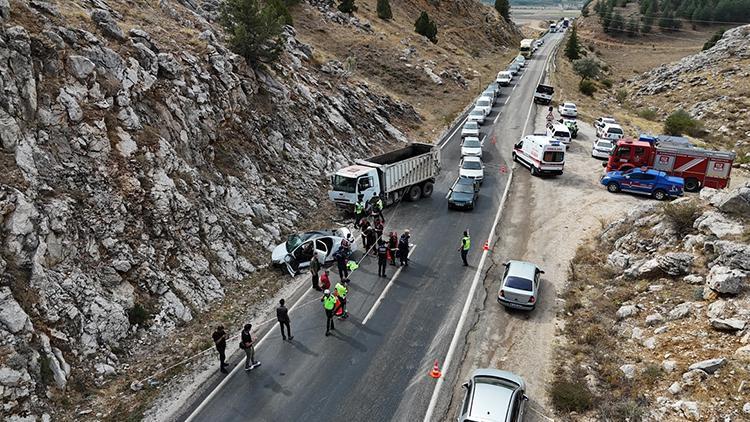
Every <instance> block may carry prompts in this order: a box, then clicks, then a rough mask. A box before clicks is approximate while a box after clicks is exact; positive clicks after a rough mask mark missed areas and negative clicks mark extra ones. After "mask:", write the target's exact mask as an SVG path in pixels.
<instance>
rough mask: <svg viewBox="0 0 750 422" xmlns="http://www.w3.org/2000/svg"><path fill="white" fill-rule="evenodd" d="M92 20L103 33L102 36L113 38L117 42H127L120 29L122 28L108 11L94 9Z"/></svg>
mask: <svg viewBox="0 0 750 422" xmlns="http://www.w3.org/2000/svg"><path fill="white" fill-rule="evenodd" d="M91 20H93V21H94V23H96V25H97V26H98V27H99V29H100V30H101V31H102V34H104V35H105V36H107V37H110V38H113V39H115V40H117V41H125V40H126V38H125V34H124V33H123V32H122V29H120V27H119V26H118V25H117V22H115V20H114V19H112V15H110V13H109V12H108V11H106V10H103V9H94V10H93V11H92V12H91Z"/></svg>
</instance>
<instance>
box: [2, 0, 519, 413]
mask: <svg viewBox="0 0 750 422" xmlns="http://www.w3.org/2000/svg"><path fill="white" fill-rule="evenodd" d="M221 3H222V2H220V1H217V0H160V1H158V2H131V1H119V0H108V1H104V0H65V1H63V0H59V1H52V0H50V1H42V0H10V1H9V0H0V24H1V25H2V28H0V87H1V88H2V89H0V141H1V143H0V144H1V145H2V148H1V149H0V171H1V172H2V174H3V177H2V178H0V223H1V225H0V227H2V229H1V230H2V246H1V247H0V396H1V397H2V402H3V406H2V407H1V408H0V417H2V419H4V420H27V419H24V418H29V419H28V420H35V419H34V418H35V417H36V416H42V415H43V416H44V417H43V418H42V419H43V420H47V419H45V418H48V417H49V416H50V415H51V417H52V418H53V419H55V420H82V419H86V418H96V419H102V418H104V419H111V420H117V419H118V417H124V416H123V415H125V414H127V406H126V408H125V409H123V408H121V407H117V406H115V404H122V403H123V402H124V401H125V400H124V399H122V398H121V397H120V398H115V399H114V400H115V402H117V403H114V402H113V403H111V404H112V405H111V406H108V405H107V404H106V400H105V401H104V402H101V403H99V406H98V407H97V410H96V411H94V412H92V410H91V407H90V402H91V400H93V399H96V398H97V394H100V393H102V392H104V391H107V390H104V389H103V387H104V386H106V385H109V384H111V382H112V380H118V379H120V378H122V377H121V375H122V374H123V373H126V372H128V371H133V370H134V369H136V368H137V366H138V365H139V364H140V363H141V360H142V359H144V357H146V356H147V357H149V358H150V359H152V360H155V361H157V362H161V363H159V365H158V367H162V363H164V362H166V357H169V358H177V359H179V358H180V356H181V355H183V354H187V353H190V352H191V351H194V347H193V346H196V345H197V347H198V348H199V349H200V347H204V348H205V347H206V346H205V342H195V344H193V343H194V342H193V338H194V337H197V338H205V337H206V335H207V334H206V333H205V332H203V331H201V330H204V329H205V325H201V326H200V329H199V330H198V331H196V330H194V329H192V330H191V329H190V327H191V325H190V324H191V323H192V322H194V321H196V320H200V319H203V321H202V323H206V322H208V321H210V319H205V318H206V316H205V311H206V310H208V309H212V308H211V307H212V306H215V304H216V303H217V302H221V301H224V303H225V304H226V303H227V302H228V301H229V299H228V298H229V297H230V296H237V297H244V298H248V297H261V298H267V297H268V296H269V295H271V294H273V289H274V288H278V287H274V285H273V284H262V283H259V282H258V281H257V280H256V279H255V278H254V277H256V275H257V274H259V273H262V272H263V271H262V270H263V269H264V268H265V267H266V266H267V263H268V255H269V254H268V251H269V249H270V248H271V247H272V246H274V245H275V244H276V243H277V242H279V241H280V240H281V239H282V238H283V237H284V236H285V234H286V233H289V232H291V231H295V230H298V229H300V228H302V227H306V226H309V225H314V224H318V223H317V222H318V221H319V220H320V218H319V215H317V214H318V213H319V212H320V210H321V209H325V206H324V205H323V204H324V203H325V199H324V198H325V189H326V187H327V183H328V182H327V177H326V174H327V173H328V172H330V171H331V170H333V169H335V168H336V167H338V166H341V165H344V164H347V163H349V162H351V161H352V159H353V158H355V157H359V156H362V155H366V154H369V153H371V152H378V151H381V150H384V149H387V148H393V147H397V146H399V145H403V143H405V142H407V141H408V139H409V138H410V136H409V135H410V134H413V132H415V130H416V129H417V128H419V127H420V125H421V122H423V117H422V116H423V115H424V112H423V110H420V109H419V108H415V107H413V106H412V105H410V104H409V103H408V102H405V101H404V100H403V99H402V98H397V97H394V96H393V95H390V94H391V93H390V92H389V91H388V90H383V89H380V88H381V87H380V85H379V83H378V82H377V81H376V82H374V83H373V82H370V81H368V80H367V78H366V77H364V76H363V75H361V74H360V75H357V77H353V76H354V75H353V72H352V70H353V69H352V66H351V63H350V62H348V61H347V60H346V57H345V56H344V57H341V56H335V55H332V54H330V53H323V54H321V53H320V51H321V48H319V47H320V45H319V44H317V43H316V42H318V41H320V40H318V39H315V38H313V37H304V36H301V37H300V36H298V35H297V31H295V29H294V28H293V27H291V26H286V27H284V28H283V33H282V37H281V40H282V42H281V43H280V44H279V46H280V50H279V53H280V55H279V57H278V59H277V60H275V61H273V62H270V63H268V64H262V63H256V64H255V65H251V64H248V61H246V60H245V58H243V57H241V56H239V55H237V54H235V53H234V52H232V51H230V50H229V49H228V48H227V38H226V35H225V34H224V32H223V30H222V27H221V25H219V24H218V19H219V18H220V15H221V14H220V5H221ZM271 3H273V2H271V1H269V3H268V4H271ZM405 3H406V4H405V5H404V7H408V8H410V9H419V8H422V7H437V6H434V5H432V6H428V5H421V4H418V5H415V4H416V3H415V4H413V3H412V2H405ZM455 3H456V4H453V3H451V5H450V6H444V7H446V8H448V7H450V8H455V7H463V8H468V6H469V3H470V2H468V1H467V2H461V5H459V6H457V4H458V3H459V2H455ZM273 4H276V3H273ZM279 4H281V3H279ZM332 5H333V3H330V2H323V3H321V2H318V1H317V0H315V1H312V0H311V1H310V3H309V4H308V3H303V4H298V5H295V6H293V8H292V12H293V13H292V15H294V16H295V19H298V20H300V21H304V19H313V18H314V19H317V20H318V27H319V28H320V27H325V28H328V27H333V28H334V30H338V29H340V28H343V27H346V28H347V29H346V30H347V31H349V30H350V31H354V32H357V33H365V34H370V33H372V26H371V25H370V24H368V23H367V22H366V21H365V20H364V19H360V18H358V17H357V16H356V14H355V15H352V14H344V13H341V12H336V11H332V10H331V9H332ZM361 6H362V5H360V7H361ZM400 6H401V4H399V5H398V6H397V5H395V4H394V5H393V6H392V7H393V10H394V14H398V13H402V12H400V10H401V8H400ZM482 9H487V8H482ZM446 13H447V12H446ZM454 13H456V15H457V16H459V17H460V16H462V12H461V10H457V11H454ZM467 13H468V12H467ZM470 13H476V11H474V10H472V11H471V12H470ZM492 13H494V12H492ZM302 15H304V16H306V18H304V19H302V18H300V16H302ZM437 15H438V17H439V15H440V13H438V14H437ZM488 16H489V15H488ZM290 19H291V17H290ZM487 19H490V18H489V17H488V18H487ZM492 19H494V20H495V21H494V22H497V16H496V15H494V17H492ZM376 26H377V25H376ZM508 28H509V25H508V24H507V23H502V24H494V26H491V27H490V29H488V30H487V31H489V32H487V33H483V34H482V35H477V36H475V39H484V38H488V39H489V40H490V41H487V42H491V43H494V42H497V43H500V42H501V41H500V40H501V39H506V40H512V39H515V33H514V32H513V31H509V30H508ZM444 29H447V28H444ZM411 31H413V27H412V28H411ZM445 32H448V31H447V30H446V31H445ZM378 34H380V35H378V36H384V35H388V32H387V31H386V30H383V32H380V33H378ZM412 34H413V32H412ZM300 38H302V39H304V40H305V41H309V42H310V43H312V44H310V43H306V42H304V41H302V40H300ZM451 38H452V36H451V35H449V32H448V33H446V34H445V35H444V36H443V37H442V39H443V40H447V39H451ZM413 39H414V40H420V39H421V38H420V37H419V36H418V35H415V37H414V38H413ZM413 42H419V43H421V42H422V41H421V40H420V41H413ZM427 43H428V44H432V43H429V42H427ZM420 45H421V44H420ZM398 48H400V49H403V48H405V47H401V46H399V47H398ZM495 53H497V51H495ZM403 54H404V55H407V56H409V55H410V54H412V53H409V51H406V50H405V51H404V53H403ZM487 60H489V56H487ZM432 68H434V67H431V69H432ZM436 72H439V73H440V75H435V74H433V75H430V72H427V70H422V71H421V75H423V76H422V77H420V78H415V79H412V80H411V84H412V85H411V86H412V87H413V88H414V89H417V90H420V89H423V88H424V86H429V87H430V89H432V90H434V89H435V88H434V87H435V86H439V85H440V84H439V83H438V79H440V80H446V83H454V82H447V80H450V79H451V78H453V79H454V80H455V81H456V82H455V84H456V85H457V86H459V88H458V90H457V91H451V92H453V93H454V94H455V93H460V94H461V95H463V96H465V97H467V98H468V97H469V96H470V95H471V89H470V87H468V86H466V85H467V84H466V83H464V82H462V79H461V77H460V74H459V75H458V76H456V74H455V72H453V71H451V70H450V69H448V68H446V69H443V70H439V71H438V70H437V69H436ZM443 72H445V73H443ZM433 76H434V77H433ZM425 78H426V79H425ZM477 88H478V87H477ZM458 98H462V97H461V96H459V97H458ZM407 99H409V98H407ZM448 100H449V96H448V95H445V96H444V97H443V99H442V101H445V102H447V101H448ZM417 106H419V105H417ZM446 123H447V122H446ZM421 140H427V141H429V140H431V139H421ZM321 201H323V204H321ZM230 303H231V302H230ZM246 306H247V303H246V302H242V303H241V304H240V305H239V306H232V308H233V309H235V310H237V312H247V309H245V308H246ZM222 322H223V323H225V324H226V323H227V322H232V321H231V320H228V319H223V320H222ZM211 323H213V321H211ZM180 331H182V332H183V334H181V335H180V336H179V340H178V343H177V344H180V346H179V347H176V346H174V343H172V341H173V340H174V333H175V332H180ZM170 336H172V337H170ZM160 339H161V340H164V339H167V340H166V341H167V342H169V344H161V343H160ZM170 345H172V346H174V347H170ZM157 350H162V351H164V353H165V355H160V354H159V353H158V352H157ZM138 373H139V374H140V376H141V377H142V376H143V375H144V374H143V373H142V372H141V370H139V371H138ZM129 383H130V379H125V380H122V386H124V389H118V390H117V393H118V394H122V391H123V390H124V391H128V392H130V391H129V388H128V385H129ZM138 388H140V387H138ZM110 393H111V391H110ZM131 393H132V392H131ZM112 397H115V396H112ZM128 400H130V401H131V402H139V403H138V404H139V405H142V404H143V401H144V400H146V398H143V397H140V398H139V397H138V396H133V397H129V398H128ZM87 402H88V403H89V404H87ZM123 412H125V413H123Z"/></svg>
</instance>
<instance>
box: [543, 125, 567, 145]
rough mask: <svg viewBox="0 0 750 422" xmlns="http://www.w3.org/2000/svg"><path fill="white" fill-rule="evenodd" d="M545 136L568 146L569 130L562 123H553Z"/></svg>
mask: <svg viewBox="0 0 750 422" xmlns="http://www.w3.org/2000/svg"><path fill="white" fill-rule="evenodd" d="M547 136H550V137H552V138H555V139H557V140H558V141H560V142H562V143H563V144H565V145H568V144H570V139H571V138H570V130H568V127H567V126H565V125H564V124H562V123H555V124H553V125H552V127H549V128H547Z"/></svg>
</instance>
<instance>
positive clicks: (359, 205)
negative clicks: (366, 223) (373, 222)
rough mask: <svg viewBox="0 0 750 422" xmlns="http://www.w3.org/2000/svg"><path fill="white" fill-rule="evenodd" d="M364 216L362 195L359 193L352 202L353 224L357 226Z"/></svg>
mask: <svg viewBox="0 0 750 422" xmlns="http://www.w3.org/2000/svg"><path fill="white" fill-rule="evenodd" d="M364 216H365V201H364V196H362V195H359V198H357V202H356V203H355V204H354V226H355V227H359V224H360V222H361V221H362V218H363V217H364Z"/></svg>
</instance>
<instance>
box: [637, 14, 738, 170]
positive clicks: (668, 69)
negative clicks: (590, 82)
mask: <svg viewBox="0 0 750 422" xmlns="http://www.w3.org/2000/svg"><path fill="white" fill-rule="evenodd" d="M748 69H750V25H745V26H740V27H737V28H733V29H730V30H728V31H726V32H725V33H724V36H723V37H722V38H721V39H720V40H719V41H718V42H717V43H716V45H715V46H713V47H712V48H710V49H708V50H705V51H702V52H700V53H697V54H694V55H691V56H688V57H685V58H683V59H682V60H680V61H678V62H676V63H671V64H667V65H663V66H660V67H657V68H655V69H653V70H651V71H650V72H647V73H645V74H643V75H641V76H639V77H637V78H634V79H631V80H630V81H628V82H627V84H626V86H628V87H629V88H630V89H632V90H633V92H634V97H633V102H634V104H635V105H636V106H641V105H642V106H649V107H651V106H653V108H654V109H655V110H656V111H657V112H658V113H660V114H664V115H668V114H669V113H671V112H672V111H673V110H675V109H678V108H682V109H685V110H686V111H687V112H688V113H690V115H691V116H693V117H694V118H696V119H700V120H701V121H702V122H703V123H704V124H705V125H706V127H707V128H708V129H710V130H711V131H712V132H713V134H714V135H723V136H725V137H726V138H727V139H728V140H729V142H730V145H731V144H737V145H736V146H737V147H745V150H746V149H747V147H748V146H749V145H750V143H749V142H748V140H747V138H748V137H750V131H748V127H747V126H748V123H750V120H748V111H749V110H750V100H748V94H749V93H750V71H748ZM747 161H750V158H748V160H747Z"/></svg>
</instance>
